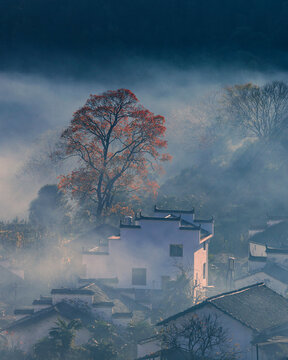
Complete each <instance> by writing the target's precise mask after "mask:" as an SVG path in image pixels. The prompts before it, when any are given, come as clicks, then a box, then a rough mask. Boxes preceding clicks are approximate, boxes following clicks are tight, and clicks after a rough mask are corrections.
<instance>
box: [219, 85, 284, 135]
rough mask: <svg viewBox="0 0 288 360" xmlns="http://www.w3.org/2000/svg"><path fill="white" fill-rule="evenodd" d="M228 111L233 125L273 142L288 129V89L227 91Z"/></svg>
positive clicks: (266, 87) (246, 87)
mask: <svg viewBox="0 0 288 360" xmlns="http://www.w3.org/2000/svg"><path fill="white" fill-rule="evenodd" d="M223 103H224V107H225V109H226V111H227V114H228V117H229V118H232V122H233V123H234V124H235V125H236V126H238V127H240V128H241V129H242V130H244V132H245V134H246V135H248V136H254V137H258V138H264V139H269V138H273V137H276V136H278V135H279V134H280V133H281V131H282V130H284V129H286V128H287V126H288V85H287V84H285V83H284V82H282V81H273V82H271V83H267V84H265V85H263V86H257V85H254V84H251V83H250V84H245V85H235V86H232V87H228V88H226V89H225V91H224V102H223Z"/></svg>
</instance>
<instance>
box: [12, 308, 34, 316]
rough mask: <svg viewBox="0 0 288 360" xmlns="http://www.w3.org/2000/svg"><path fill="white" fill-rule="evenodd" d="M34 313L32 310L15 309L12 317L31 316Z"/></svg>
mask: <svg viewBox="0 0 288 360" xmlns="http://www.w3.org/2000/svg"><path fill="white" fill-rule="evenodd" d="M33 313H34V309H31V308H30V309H25V308H21V309H15V310H14V315H32V314H33Z"/></svg>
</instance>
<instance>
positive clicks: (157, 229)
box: [82, 213, 212, 289]
mask: <svg viewBox="0 0 288 360" xmlns="http://www.w3.org/2000/svg"><path fill="white" fill-rule="evenodd" d="M167 215H168V214H167ZM175 215H177V213H175ZM160 216H161V217H163V216H165V213H164V214H163V213H155V218H157V217H159V218H160ZM185 217H186V218H187V220H190V221H191V220H192V219H193V218H194V214H182V218H185ZM137 224H138V225H140V226H141V228H133V227H131V228H124V227H123V228H121V229H120V231H121V237H120V239H119V240H118V239H117V240H114V239H113V240H109V255H96V254H93V253H91V254H83V255H82V259H83V264H85V266H86V277H87V278H115V277H117V278H118V280H119V283H118V286H119V287H121V288H132V287H135V288H150V289H161V287H162V281H161V280H162V276H169V277H170V278H171V279H173V278H176V274H177V273H178V272H179V266H180V267H183V268H184V269H185V270H188V271H189V272H190V274H191V275H192V276H193V277H194V279H195V278H196V273H197V277H198V278H197V279H198V283H199V284H201V285H202V286H206V285H207V284H208V282H207V279H208V242H207V241H206V242H205V245H204V244H200V232H199V231H198V230H180V229H179V221H166V220H160V219H159V220H149V219H148V220H147V219H140V220H138V222H137ZM205 225H207V226H212V225H211V224H205ZM173 244H181V245H183V257H170V245H173ZM204 246H205V249H204ZM204 263H206V264H207V265H206V279H203V264H204ZM195 265H196V267H195ZM133 268H145V269H146V280H147V282H146V285H132V269H133Z"/></svg>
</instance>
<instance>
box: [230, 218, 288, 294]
mask: <svg viewBox="0 0 288 360" xmlns="http://www.w3.org/2000/svg"><path fill="white" fill-rule="evenodd" d="M260 281H261V282H265V284H266V285H267V286H269V287H270V288H271V289H273V290H274V291H276V292H278V293H279V294H281V295H283V296H287V295H288V222H287V218H286V217H272V218H271V217H270V218H269V219H268V221H267V225H266V228H265V229H262V231H260V230H259V231H258V232H257V233H253V235H252V236H251V237H250V239H249V256H248V274H246V275H244V276H242V277H240V278H237V279H235V281H234V285H235V287H236V288H238V287H242V286H247V285H250V284H254V283H255V282H260Z"/></svg>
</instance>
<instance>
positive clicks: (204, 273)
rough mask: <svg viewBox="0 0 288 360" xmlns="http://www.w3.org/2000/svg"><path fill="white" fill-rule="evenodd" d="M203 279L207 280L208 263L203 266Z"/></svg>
mask: <svg viewBox="0 0 288 360" xmlns="http://www.w3.org/2000/svg"><path fill="white" fill-rule="evenodd" d="M203 279H206V263H204V264H203Z"/></svg>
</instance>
